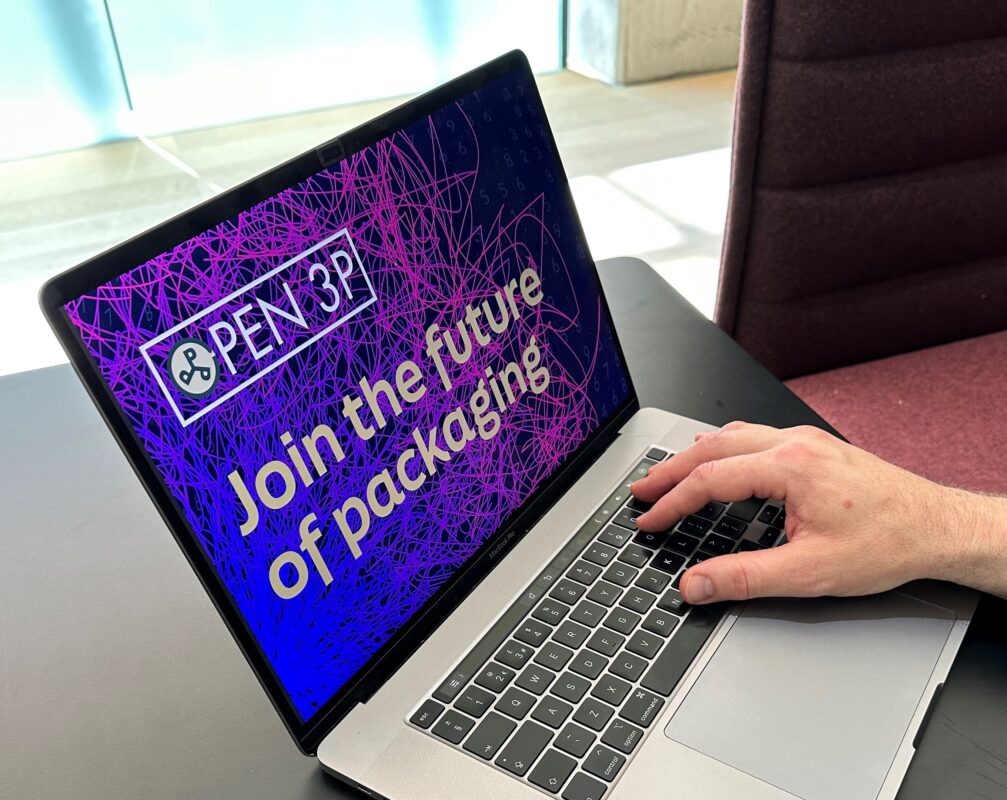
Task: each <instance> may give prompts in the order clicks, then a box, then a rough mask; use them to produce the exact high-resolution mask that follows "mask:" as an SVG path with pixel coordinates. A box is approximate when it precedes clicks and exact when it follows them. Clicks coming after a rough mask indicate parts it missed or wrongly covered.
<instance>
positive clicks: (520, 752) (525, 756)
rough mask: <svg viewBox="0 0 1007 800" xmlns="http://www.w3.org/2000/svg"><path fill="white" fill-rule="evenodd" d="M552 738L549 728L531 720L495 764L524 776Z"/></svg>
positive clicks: (515, 735) (519, 729)
mask: <svg viewBox="0 0 1007 800" xmlns="http://www.w3.org/2000/svg"><path fill="white" fill-rule="evenodd" d="M551 738H552V734H551V733H550V732H549V729H548V728H543V727H542V726H541V725H539V724H538V723H537V722H531V721H530V720H529V721H528V722H525V723H524V724H522V725H521V727H520V728H518V731H517V733H515V734H514V736H513V738H512V739H511V740H510V741H509V742H507V744H506V745H505V746H504V749H503V750H501V751H500V755H499V756H498V757H497V760H496V761H495V762H494V763H495V764H497V765H498V766H501V767H503V768H504V769H505V770H507V771H508V772H512V773H513V774H515V775H518V776H521V775H524V774H525V773H526V772H527V771H528V769H529V768H530V767H531V765H532V762H533V761H534V760H535V759H536V758H538V756H539V753H541V752H542V751H543V750H545V746H546V745H547V744H549V740H550V739H551Z"/></svg>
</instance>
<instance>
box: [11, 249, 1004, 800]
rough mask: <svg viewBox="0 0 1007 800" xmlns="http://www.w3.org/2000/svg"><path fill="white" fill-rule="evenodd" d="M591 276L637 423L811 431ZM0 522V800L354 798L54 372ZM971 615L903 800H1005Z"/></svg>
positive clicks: (713, 344)
mask: <svg viewBox="0 0 1007 800" xmlns="http://www.w3.org/2000/svg"><path fill="white" fill-rule="evenodd" d="M602 276H603V280H604V282H605V284H606V290H607V292H608V294H609V297H610V300H611V303H612V306H613V311H614V314H615V317H616V324H617V326H618V328H619V332H620V336H621V339H622V341H623V343H624V346H625V349H626V352H627V358H628V359H629V362H630V367H631V371H632V373H633V375H634V378H635V381H636V383H637V388H638V391H639V394H640V396H641V400H642V402H643V403H644V404H645V405H657V406H663V407H665V408H669V409H673V410H675V411H678V412H680V413H683V414H687V415H689V416H693V417H697V418H699V419H704V420H707V421H709V422H712V423H715V424H721V423H723V422H726V421H728V420H731V419H734V418H739V417H743V418H747V419H751V420H757V421H762V422H767V423H771V424H777V425H789V424H798V423H803V422H811V423H814V422H820V420H818V418H817V417H816V416H815V415H814V413H813V412H811V411H810V409H808V408H807V407H806V406H804V405H803V404H802V403H801V402H800V401H799V400H797V398H795V397H794V396H793V395H791V394H790V393H789V392H788V391H787V390H786V389H785V388H784V387H783V386H782V385H780V384H779V383H778V382H777V381H775V380H774V379H772V378H771V377H770V376H769V375H768V374H767V373H766V372H765V371H764V370H762V368H761V367H759V366H758V365H757V364H756V363H755V362H754V361H752V360H751V359H750V358H749V357H748V356H747V355H746V354H745V353H744V352H743V351H741V350H740V348H738V347H737V346H736V345H735V344H734V343H733V342H732V341H731V340H730V339H728V338H727V337H726V336H724V335H723V334H722V333H721V332H720V331H719V330H718V329H717V328H715V327H713V326H712V325H711V324H710V323H709V322H708V321H707V320H705V319H704V318H703V317H702V316H701V315H700V314H698V313H697V312H696V311H695V309H693V308H692V307H691V306H689V305H688V304H687V303H686V302H685V301H684V300H682V298H681V297H680V296H679V295H678V294H676V293H675V292H674V291H673V290H671V289H670V288H668V287H667V286H666V284H664V282H663V281H662V280H661V279H660V278H659V277H658V276H657V275H656V274H655V273H654V272H653V271H652V270H650V268H649V267H647V266H646V265H645V264H643V263H642V262H639V261H634V260H632V259H618V260H612V261H608V262H603V264H602ZM0 508H2V509H3V521H2V523H0V533H2V542H3V550H2V554H3V561H2V567H0V570H2V571H0V797H2V798H19V799H20V798H35V797H38V798H45V799H46V800H51V798H57V797H67V798H73V799H74V800H81V799H82V798H101V800H113V799H114V798H129V800H133V799H134V798H152V799H153V798H190V797H192V798H241V799H242V800H246V799H248V800H252V799H253V798H269V799H270V800H275V798H330V799H331V798H339V797H344V798H360V797H363V796H362V795H359V794H357V793H355V792H352V791H350V790H348V789H345V788H344V787H342V786H340V785H339V784H337V783H336V782H335V781H333V780H331V779H329V778H327V777H326V776H324V775H323V774H322V773H321V771H320V770H319V769H318V768H317V766H316V764H315V762H314V760H312V759H308V758H304V757H303V756H301V755H299V754H298V752H297V750H296V749H295V747H294V745H293V743H292V742H291V741H290V740H289V738H288V737H287V734H286V732H285V730H284V729H283V726H282V725H281V724H280V722H279V720H278V719H277V718H276V716H275V714H274V713H273V710H272V707H271V706H270V705H269V702H268V700H267V699H266V698H265V696H264V695H263V694H262V692H261V690H260V688H259V686H258V684H257V683H256V681H255V679H254V677H253V676H252V674H251V672H250V670H249V669H248V668H247V666H246V665H245V662H244V660H243V659H242V658H241V656H240V654H239V653H238V650H237V648H236V647H235V646H234V645H233V644H232V642H231V639H230V636H229V634H228V633H227V631H226V629H225V628H224V625H223V623H221V622H220V620H219V619H218V617H217V616H216V612H214V610H213V608H212V606H211V604H210V603H209V602H208V601H207V600H206V598H205V597H204V595H203V593H202V590H201V589H200V588H199V585H198V584H197V582H196V579H195V578H194V576H193V575H192V574H191V572H190V570H189V567H188V566H187V564H186V563H185V560H184V558H183V557H182V555H181V553H179V551H178V549H177V547H176V545H175V544H174V542H173V541H172V539H171V536H170V535H169V534H168V533H167V531H166V530H165V529H164V527H163V525H162V523H161V521H160V519H159V518H158V516H157V514H156V513H155V511H154V509H153V507H152V506H151V504H150V501H149V500H148V499H147V496H146V494H145V493H144V492H143V490H142V489H141V488H140V486H139V484H138V483H137V481H136V478H135V477H134V476H133V474H132V472H131V471H130V469H129V467H128V466H127V465H126V462H125V460H124V459H123V458H122V456H121V455H120V453H119V451H118V449H117V447H116V445H115V443H114V442H113V440H112V437H111V436H109V434H108V433H107V432H106V430H105V428H104V425H103V423H102V422H101V420H100V419H99V417H98V414H97V412H96V411H94V409H93V408H92V406H91V403H90V401H89V400H88V399H87V397H86V396H85V394H84V391H83V389H81V388H80V386H79V384H78V382H77V380H76V378H75V377H74V376H73V374H72V373H71V371H70V369H69V368H68V367H54V368H51V369H44V370H38V371H35V372H30V373H24V374H21V375H15V376H11V377H7V378H3V379H0ZM982 608H983V612H982V615H984V616H981V619H980V621H979V624H978V625H976V626H974V631H972V632H970V635H969V638H968V640H967V644H966V646H965V648H964V649H963V651H962V654H961V655H960V656H959V659H958V662H956V664H955V668H954V671H953V673H952V679H951V680H949V682H948V686H947V688H946V690H945V692H944V695H943V696H942V699H941V701H940V704H939V706H938V708H937V712H936V714H935V716H934V721H933V722H932V723H931V725H930V728H929V729H928V733H927V735H926V736H925V737H924V741H923V744H922V746H921V749H920V751H919V754H918V757H917V759H916V762H917V763H914V766H913V769H912V771H911V773H910V778H909V780H908V783H907V786H906V790H905V791H904V792H903V796H904V797H905V798H914V799H915V798H931V797H932V798H938V797H940V798H944V799H946V798H952V797H998V796H1007V789H1005V788H1004V786H1005V784H1007V762H1005V761H1004V754H1005V753H1007V742H1005V738H1007V637H1005V636H1004V635H1003V634H1001V633H1000V632H999V631H998V630H997V627H998V626H996V625H995V624H994V622H995V620H996V619H1001V620H1007V614H1005V613H1004V609H1003V604H1000V605H993V604H991V603H989V602H984V604H983V607H982ZM998 615H999V616H998ZM778 744H779V743H776V744H773V743H769V745H768V746H778ZM648 800H649V798H648Z"/></svg>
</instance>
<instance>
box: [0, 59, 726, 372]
mask: <svg viewBox="0 0 1007 800" xmlns="http://www.w3.org/2000/svg"><path fill="white" fill-rule="evenodd" d="M539 82H540V86H541V90H542V94H543V97H544V101H545V105H546V109H547V112H548V114H549V118H550V120H551V121H552V124H553V128H554V130H555V133H556V138H557V141H558V142H559V147H560V150H561V154H562V157H563V161H564V164H565V165H566V168H567V172H568V174H569V175H570V177H571V185H572V189H573V193H574V197H575V198H576V202H577V207H578V209H579V211H580V214H581V217H582V219H583V221H584V227H585V229H586V231H587V236H588V240H589V242H590V245H591V251H592V254H593V255H594V257H595V258H596V259H601V258H606V257H609V256H615V255H635V256H638V257H640V258H643V259H645V260H647V261H648V262H649V263H651V264H652V265H653V266H654V267H655V268H656V269H658V270H659V271H660V272H661V274H662V275H663V276H664V277H665V278H666V279H667V280H668V281H670V282H671V283H672V284H673V285H674V286H675V287H676V288H677V289H678V290H679V291H681V292H682V293H683V294H684V295H685V296H686V297H687V298H688V299H689V300H690V301H691V302H692V303H693V304H695V305H696V306H697V307H698V308H699V309H700V310H701V311H703V313H705V314H707V315H708V316H710V315H712V313H713V302H714V294H715V291H716V283H717V269H718V262H719V256H720V243H721V237H722V233H723V224H724V217H725V214H726V205H727V187H728V173H729V149H728V148H729V145H730V137H731V119H732V112H733V94H734V72H720V73H712V74H707V75H700V76H695V77H687V78H679V79H674V80H667V81H659V82H655V83H650V84H645V85H642V86H634V87H628V88H626V87H621V88H612V87H608V86H605V85H603V84H601V83H598V82H597V81H594V80H590V79H588V78H585V77H582V76H580V75H577V74H574V73H571V72H566V71H564V72H557V73H552V74H548V75H543V76H541V77H540V79H539ZM400 101H401V98H398V99H391V100H380V101H374V102H368V103H361V104H358V105H354V106H345V107H341V108H333V109H327V110H324V111H316V112H309V113H303V114H294V115H289V116H285V117H275V118H270V119H264V120H257V121H253V122H247V123H242V124H239V125H230V126H226V127H220V128H213V129H206V130H198V131H190V132H186V133H181V134H178V135H174V136H167V137H159V138H157V139H154V140H150V139H146V138H140V139H134V140H129V141H124V142H117V143H114V144H108V145H102V146H99V147H91V148H87V149H83V150H78V151H74V152H68V153H59V154H55V155H49V156H44V157H40V158H34V159H25V160H21V161H12V162H6V163H0V187H3V191H2V192H0V342H2V345H0V375H5V374H11V373H14V372H20V371H24V370H29V369H35V368H38V367H43V366H49V365H51V364H57V363H60V362H63V361H65V360H66V359H65V357H64V356H63V353H62V351H61V350H60V348H59V346H58V344H57V342H56V340H55V338H54V337H53V336H52V334H51V333H50V331H49V329H48V327H47V326H46V324H45V322H44V320H43V319H42V316H41V314H40V312H39V311H38V304H37V300H36V294H37V292H38V289H39V286H41V284H42V282H43V281H45V280H46V279H47V278H48V277H50V276H52V275H54V274H56V273H58V272H60V271H62V270H64V269H67V268H68V267H71V266H73V265H75V264H77V263H79V262H80V261H82V260H84V259H85V258H88V257H89V256H92V255H94V254H96V253H99V252H101V251H103V250H105V249H107V248H109V247H111V246H113V245H115V244H116V243H118V242H120V241H122V240H124V239H126V238H128V237H130V236H133V235H135V234H137V233H140V232H141V231H143V230H145V229H147V228H149V227H151V226H153V225H156V224H157V223H159V222H161V221H162V220H164V219H166V218H168V217H169V216H172V215H174V214H177V213H179V212H181V211H184V210H185V209H186V208H188V207H190V206H192V205H194V204H195V203H197V202H200V201H202V200H204V199H206V198H208V197H210V196H212V195H214V194H216V193H217V192H220V191H221V190H223V189H226V188H228V187H230V186H233V185H235V184H236V183H239V182H240V181H242V180H245V179H246V178H249V177H251V176H253V175H255V174H257V173H259V172H261V171H263V170H265V169H268V168H269V167H271V166H273V165H275V164H277V163H280V162H281V161H284V160H285V159H288V158H290V157H292V156H294V155H296V154H298V153H300V152H302V151H304V150H307V149H309V148H311V147H313V146H314V145H316V144H318V143H319V142H321V141H324V140H326V139H329V138H332V137H333V136H336V135H338V134H339V133H340V132H342V131H344V130H347V129H349V128H351V127H353V126H354V125H356V124H358V123H360V122H363V121H366V120H367V119H369V118H370V117H372V116H374V115H376V114H378V113H380V112H381V111H384V110H385V109H387V108H390V107H391V106H393V105H396V104H397V103H398V102H400Z"/></svg>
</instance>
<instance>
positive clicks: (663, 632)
mask: <svg viewBox="0 0 1007 800" xmlns="http://www.w3.org/2000/svg"><path fill="white" fill-rule="evenodd" d="M676 625H678V617H675V616H672V615H671V614H668V613H667V612H665V611H660V610H658V609H656V608H655V609H654V610H653V611H651V612H650V613H649V614H648V615H647V619H645V620H644V621H643V629H644V630H646V631H650V632H651V633H656V634H657V635H658V636H670V635H671V632H672V631H673V630H675V626H676Z"/></svg>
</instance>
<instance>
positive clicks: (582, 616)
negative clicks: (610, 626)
mask: <svg viewBox="0 0 1007 800" xmlns="http://www.w3.org/2000/svg"><path fill="white" fill-rule="evenodd" d="M570 619H573V620H576V621H577V622H579V623H581V624H582V625H587V626H588V627H589V628H593V627H594V626H595V625H597V624H598V623H599V622H601V621H602V620H603V619H605V608H604V606H600V605H598V604H597V603H592V602H591V601H590V600H581V601H580V603H579V604H578V605H577V607H576V608H575V609H574V610H573V611H572V612H571V613H570Z"/></svg>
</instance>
